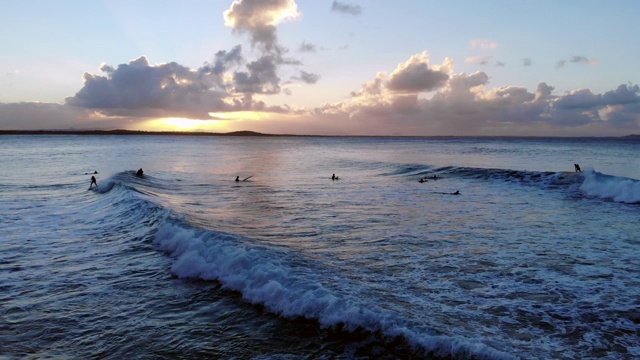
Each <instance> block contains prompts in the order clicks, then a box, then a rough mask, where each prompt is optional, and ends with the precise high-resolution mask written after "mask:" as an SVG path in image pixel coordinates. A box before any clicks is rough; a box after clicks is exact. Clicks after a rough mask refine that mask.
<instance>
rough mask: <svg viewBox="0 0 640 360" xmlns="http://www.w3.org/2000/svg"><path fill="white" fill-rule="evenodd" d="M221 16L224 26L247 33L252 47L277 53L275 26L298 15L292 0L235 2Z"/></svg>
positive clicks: (245, 0)
mask: <svg viewBox="0 0 640 360" xmlns="http://www.w3.org/2000/svg"><path fill="white" fill-rule="evenodd" d="M223 15H224V20H225V25H227V26H230V27H231V28H233V31H234V32H237V33H248V34H249V35H250V36H251V43H252V44H253V45H254V46H258V47H261V48H262V49H263V50H264V51H274V50H276V51H277V49H278V46H277V45H278V41H277V34H276V25H278V24H279V23H281V22H283V21H285V20H290V19H295V18H296V17H298V16H299V15H300V14H299V13H298V6H297V5H296V3H295V1H294V0H235V1H234V2H233V3H232V4H231V7H230V8H229V9H228V10H226V11H225V12H224V14H223Z"/></svg>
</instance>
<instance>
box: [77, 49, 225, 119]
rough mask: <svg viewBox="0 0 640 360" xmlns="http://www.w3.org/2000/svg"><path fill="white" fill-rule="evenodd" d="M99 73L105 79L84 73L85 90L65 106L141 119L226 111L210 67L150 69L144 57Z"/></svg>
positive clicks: (104, 67)
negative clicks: (123, 111)
mask: <svg viewBox="0 0 640 360" xmlns="http://www.w3.org/2000/svg"><path fill="white" fill-rule="evenodd" d="M221 66H222V65H221ZM214 69H215V67H214ZM100 70H101V71H102V72H103V73H105V74H106V76H101V75H94V74H89V73H85V74H84V77H83V78H84V86H83V87H82V89H80V91H78V92H77V93H76V94H75V95H74V96H71V97H68V98H66V99H65V103H66V104H68V105H72V106H77V107H82V108H89V109H110V110H111V111H115V110H118V109H126V110H136V112H132V111H127V113H128V114H132V113H138V114H140V116H147V114H149V113H151V112H153V113H158V112H160V113H162V114H163V115H165V116H186V117H193V118H201V119H202V118H207V117H208V116H207V113H208V112H209V111H213V110H216V109H223V108H226V107H227V105H226V104H225V103H224V101H223V100H224V98H225V96H226V95H227V94H226V91H225V89H224V87H223V86H222V84H221V83H220V81H221V80H220V77H219V76H217V75H216V74H215V73H213V72H209V70H210V68H209V67H205V68H203V70H202V71H197V70H193V69H190V68H188V67H185V66H182V65H179V64H177V63H175V62H171V63H166V64H158V65H149V61H148V60H147V58H146V57H144V56H141V57H139V58H137V59H134V60H131V61H130V62H129V63H128V64H121V65H119V66H118V67H117V68H113V67H111V66H108V65H105V64H103V65H101V67H100Z"/></svg>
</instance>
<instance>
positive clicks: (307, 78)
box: [294, 70, 320, 84]
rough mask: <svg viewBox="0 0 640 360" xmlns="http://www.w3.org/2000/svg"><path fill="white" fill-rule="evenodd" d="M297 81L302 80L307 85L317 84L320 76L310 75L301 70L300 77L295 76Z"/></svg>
mask: <svg viewBox="0 0 640 360" xmlns="http://www.w3.org/2000/svg"><path fill="white" fill-rule="evenodd" d="M294 79H295V80H301V81H302V82H305V83H307V84H315V83H317V82H318V80H320V75H318V74H312V73H308V72H306V71H303V70H300V76H295V77H294Z"/></svg>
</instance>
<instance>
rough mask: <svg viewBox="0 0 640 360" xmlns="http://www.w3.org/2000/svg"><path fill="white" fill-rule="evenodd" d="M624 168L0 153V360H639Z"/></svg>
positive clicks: (43, 147) (243, 143)
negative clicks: (92, 184)
mask: <svg viewBox="0 0 640 360" xmlns="http://www.w3.org/2000/svg"><path fill="white" fill-rule="evenodd" d="M638 154H640V142H639V141H631V140H622V139H617V140H616V139H512V138H507V139H500V138H497V139H488V138H475V139H474V138H437V139H431V138H312V137H310V138H306V137H290V138H286V137H171V136H0V169H1V174H0V358H9V359H11V358H27V359H29V358H33V359H35V358H76V359H86V358H107V359H123V358H127V359H145V358H153V359H158V358H207V359H211V358H236V359H273V358H275V359H299V358H319V359H334V358H339V359H353V358H383V359H384V358H387V359H394V358H409V357H413V358H422V357H424V358H432V357H434V358H440V357H446V356H451V355H452V356H454V357H456V358H477V359H510V358H523V359H576V358H581V359H601V358H605V359H636V358H639V357H640V340H638V339H640V336H639V335H640V310H639V309H640V237H639V236H638V222H639V220H640V206H639V205H638V204H640V182H639V181H638V179H640V160H639V159H640V157H639V156H638ZM574 163H579V164H580V165H581V167H582V169H583V172H582V173H581V174H575V173H564V172H563V171H573V164H574ZM138 168H143V169H144V171H145V177H143V178H139V177H136V176H134V173H135V170H137V169H138ZM94 171H98V172H99V173H98V174H97V175H95V176H96V177H97V179H98V185H99V186H98V189H97V190H94V191H87V189H88V187H89V178H90V176H91V174H92V173H93V172H94ZM334 173H335V174H336V175H337V176H338V177H339V178H340V180H337V181H332V180H331V175H332V174H334ZM433 175H436V176H437V180H433V179H431V180H429V181H428V182H425V183H419V182H418V179H420V178H421V177H432V176H433ZM236 176H239V177H240V178H241V179H244V178H247V177H249V176H251V178H250V179H248V180H247V181H244V182H238V183H236V182H234V181H233V179H235V178H236ZM456 190H459V191H460V193H461V195H459V196H455V195H451V193H453V192H454V191H456Z"/></svg>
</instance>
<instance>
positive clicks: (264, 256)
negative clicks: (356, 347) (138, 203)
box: [154, 220, 515, 359]
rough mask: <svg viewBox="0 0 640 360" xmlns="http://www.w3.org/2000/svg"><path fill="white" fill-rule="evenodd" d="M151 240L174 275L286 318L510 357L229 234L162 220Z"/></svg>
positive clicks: (440, 351)
mask: <svg viewBox="0 0 640 360" xmlns="http://www.w3.org/2000/svg"><path fill="white" fill-rule="evenodd" d="M154 241H155V243H156V245H157V246H158V247H159V248H160V249H161V250H163V251H166V252H168V253H169V254H170V255H171V256H172V257H173V258H174V259H175V261H174V263H173V266H172V269H171V270H172V272H173V273H174V274H176V275H177V276H179V277H181V278H199V279H203V280H216V281H219V282H220V283H221V284H222V286H223V288H225V289H229V290H233V291H238V292H240V293H242V296H243V298H244V299H245V300H247V301H249V302H251V303H253V304H261V305H264V306H265V307H266V308H267V309H269V310H270V311H271V312H273V313H276V314H279V315H282V316H283V317H286V318H296V317H304V318H307V319H313V320H316V321H318V322H319V323H320V325H321V326H322V327H324V328H327V327H332V326H337V325H343V326H344V328H345V329H346V330H349V331H354V330H356V329H358V328H362V329H365V330H367V331H370V332H376V331H380V332H382V333H383V334H385V335H386V336H389V337H396V336H403V337H404V338H405V339H406V340H407V341H408V342H409V343H410V344H413V346H419V347H422V348H424V349H426V350H427V351H428V352H431V353H433V354H434V355H437V356H443V357H446V356H454V357H465V358H466V357H468V356H471V357H472V358H477V359H513V358H515V357H513V356H511V355H509V354H506V353H503V352H500V351H498V350H496V349H493V348H491V347H489V346H487V345H484V344H482V343H479V342H471V341H469V340H468V339H465V338H456V337H450V336H445V335H435V334H426V333H423V332H422V333H421V332H418V331H415V330H413V329H411V328H409V327H407V326H406V325H404V324H401V323H399V322H398V320H397V316H395V315H394V314H391V313H389V312H388V311H385V310H383V309H379V308H376V307H375V306H373V305H372V304H369V305H367V304H364V303H362V302H361V301H360V300H359V299H352V298H349V296H348V295H345V296H337V295H336V294H335V293H334V291H332V290H331V289H328V288H326V287H325V286H323V285H322V283H321V281H320V279H319V277H318V275H317V274H316V273H314V272H313V270H310V269H301V268H300V267H298V268H296V267H294V266H291V265H290V261H289V260H288V259H287V254H286V253H284V252H283V253H280V252H277V251H270V250H268V249H258V248H250V247H247V246H245V245H243V244H241V243H240V241H239V239H238V237H237V236H234V235H231V234H224V233H215V232H210V231H206V230H202V229H196V228H192V227H188V226H185V225H182V224H176V223H174V222H173V221H171V220H167V221H165V222H164V223H163V224H162V225H161V226H160V227H159V229H158V232H157V233H156V237H155V240H154Z"/></svg>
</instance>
